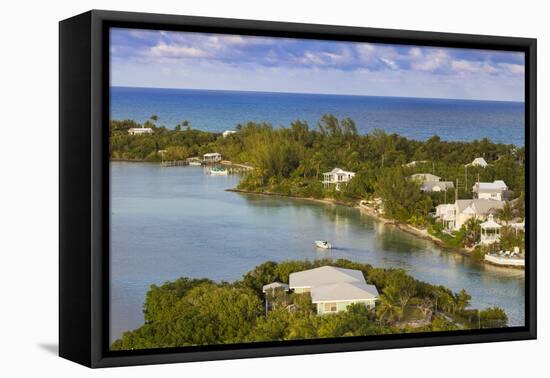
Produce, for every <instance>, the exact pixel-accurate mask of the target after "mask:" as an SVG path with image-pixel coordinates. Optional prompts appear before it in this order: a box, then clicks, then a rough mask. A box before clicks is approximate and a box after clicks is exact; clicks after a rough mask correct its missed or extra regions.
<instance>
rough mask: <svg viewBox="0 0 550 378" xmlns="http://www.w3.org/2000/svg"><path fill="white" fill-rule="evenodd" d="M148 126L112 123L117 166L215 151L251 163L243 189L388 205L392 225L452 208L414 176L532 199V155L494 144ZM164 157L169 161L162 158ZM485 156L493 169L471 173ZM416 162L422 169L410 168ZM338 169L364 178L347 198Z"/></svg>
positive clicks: (302, 126)
mask: <svg viewBox="0 0 550 378" xmlns="http://www.w3.org/2000/svg"><path fill="white" fill-rule="evenodd" d="M152 118H153V120H152V121H147V122H146V123H145V126H147V127H151V128H153V129H154V134H152V135H128V132H127V130H128V128H130V127H140V126H141V125H139V124H137V123H135V122H134V121H112V122H111V125H110V131H111V143H110V156H111V158H112V159H127V160H146V161H160V160H161V158H164V159H166V160H181V159H185V158H188V157H192V156H200V155H202V154H204V153H207V152H214V151H215V152H220V153H221V154H222V155H223V157H224V159H227V160H231V161H233V162H237V163H248V164H250V165H252V166H254V167H255V169H254V170H253V171H252V172H251V173H250V174H248V175H247V176H246V177H244V178H243V179H242V180H241V183H240V185H239V188H240V189H243V190H249V191H257V192H273V193H278V194H284V195H294V196H301V197H313V198H327V197H330V198H334V199H337V200H340V201H344V202H353V203H356V202H357V201H359V200H362V199H366V200H368V199H372V198H375V197H378V198H381V199H382V201H383V204H384V211H385V215H386V216H387V217H389V218H392V219H395V220H398V221H401V222H408V223H411V224H417V225H423V226H426V225H427V223H428V222H429V220H430V217H428V214H429V213H430V212H431V211H433V209H434V207H435V206H437V205H438V204H440V203H443V202H444V201H445V199H447V202H452V200H453V199H454V196H455V193H454V190H450V191H448V192H447V193H443V192H439V193H422V192H421V191H420V190H419V187H420V184H419V183H417V182H414V181H412V180H411V179H410V176H411V175H412V174H414V173H433V174H435V175H437V176H440V177H441V178H442V180H445V181H453V182H454V183H455V184H456V183H458V193H457V195H458V197H459V198H471V197H472V193H471V188H472V185H473V184H474V182H475V181H476V180H477V179H478V178H479V180H481V181H493V180H497V179H498V180H504V181H505V182H506V184H507V185H508V186H509V188H510V190H512V191H513V192H514V194H515V196H516V197H517V196H520V195H522V193H523V192H524V187H525V174H524V165H523V161H524V154H525V151H524V148H523V147H521V148H516V147H515V146H513V145H506V144H497V143H491V142H490V141H489V140H487V139H483V140H478V141H473V142H448V141H442V140H441V139H440V138H439V137H438V136H434V137H432V138H430V139H428V140H427V141H417V140H411V139H407V138H404V137H402V136H399V135H397V134H391V135H388V134H386V133H385V132H384V131H382V130H374V131H372V132H371V133H369V134H367V135H360V134H359V133H358V132H357V129H356V126H355V123H354V122H353V120H351V119H349V118H346V119H343V120H338V119H337V118H335V117H334V116H332V115H325V116H323V117H322V119H321V120H320V122H319V123H318V125H317V127H316V128H310V126H309V125H308V124H307V123H305V122H302V121H295V122H293V123H292V124H291V125H290V126H289V127H287V128H284V127H280V128H274V127H272V126H271V125H269V124H264V123H247V124H244V125H237V127H236V129H237V130H238V132H237V133H235V134H232V135H229V136H228V137H226V138H223V137H222V135H221V134H220V133H211V132H203V131H199V130H194V129H192V128H191V127H190V125H189V124H188V122H186V121H184V122H182V124H181V125H177V126H176V128H175V129H173V130H171V129H167V128H165V127H162V126H161V127H157V126H156V123H155V122H156V121H155V119H156V117H152ZM159 151H163V156H161V154H160V153H159ZM476 157H484V158H485V160H486V161H487V162H489V163H490V165H489V166H488V167H487V168H480V167H474V166H469V167H467V168H466V167H465V164H467V163H470V162H472V160H473V159H474V158H476ZM412 161H416V162H421V163H418V164H416V165H414V166H407V163H410V162H412ZM334 167H340V168H342V169H345V170H350V171H353V172H356V173H357V175H356V176H355V178H354V179H353V180H351V181H350V183H349V184H348V185H347V186H345V187H344V188H343V189H342V190H340V191H335V190H334V189H324V188H323V185H322V184H321V179H322V173H323V172H327V171H330V170H331V169H332V168H334Z"/></svg>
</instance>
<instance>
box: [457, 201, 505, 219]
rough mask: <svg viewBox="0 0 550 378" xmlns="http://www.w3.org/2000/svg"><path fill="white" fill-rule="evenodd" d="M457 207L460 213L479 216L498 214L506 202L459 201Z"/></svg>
mask: <svg viewBox="0 0 550 378" xmlns="http://www.w3.org/2000/svg"><path fill="white" fill-rule="evenodd" d="M455 206H456V207H457V210H458V213H464V212H465V213H470V214H477V215H487V214H489V213H493V212H496V210H498V209H502V207H503V206H504V202H503V201H496V200H492V199H484V198H476V199H462V200H457V201H456V202H455Z"/></svg>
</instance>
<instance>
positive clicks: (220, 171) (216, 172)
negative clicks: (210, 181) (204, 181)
mask: <svg viewBox="0 0 550 378" xmlns="http://www.w3.org/2000/svg"><path fill="white" fill-rule="evenodd" d="M208 173H210V175H211V176H227V169H225V168H217V167H214V168H211V169H210V171H209V172H208Z"/></svg>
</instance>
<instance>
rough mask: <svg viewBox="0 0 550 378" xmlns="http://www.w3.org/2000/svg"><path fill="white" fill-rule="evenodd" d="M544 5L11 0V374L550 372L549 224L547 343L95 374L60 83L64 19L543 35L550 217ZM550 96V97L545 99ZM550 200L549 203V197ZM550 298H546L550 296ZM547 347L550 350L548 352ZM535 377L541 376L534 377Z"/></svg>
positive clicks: (2, 83) (5, 14)
mask: <svg viewBox="0 0 550 378" xmlns="http://www.w3.org/2000/svg"><path fill="white" fill-rule="evenodd" d="M544 5H545V2H544V1H531V0H523V1H518V0H516V1H507V0H500V1H480V0H456V1H437V0H434V1H424V0H416V1H408V0H401V1H392V0H385V1H365V0H363V1H352V0H338V1H330V2H322V1H321V0H317V1H311V2H308V1H303V0H302V1H298V0H275V1H258V0H255V1H248V0H229V1H227V0H226V1H223V0H219V1H216V0H200V1H199V0H197V1H191V0H188V1H182V0H179V1H176V0H173V1H168V0H166V1H165V0H155V1H150V0H149V1H143V0H132V1H113V0H111V1H105V0H95V1H90V0H80V1H71V2H69V1H66V2H65V1H63V2H62V1H51V2H50V1H48V2H47V1H35V2H32V1H24V0H20V1H5V2H3V3H2V5H1V8H2V11H1V14H2V20H1V22H0V28H1V33H0V40H1V44H0V48H1V50H0V51H1V58H0V97H1V101H0V104H1V106H0V109H2V111H1V113H0V119H1V124H2V126H1V133H0V165H1V170H0V172H1V175H0V254H1V257H2V258H1V260H0V280H1V285H0V292H1V294H0V298H1V299H0V361H1V362H0V375H1V376H4V377H17V376H39V375H46V376H49V375H53V374H56V375H57V376H62V377H64V376H67V377H79V376H109V377H115V376H116V377H126V376H131V377H150V376H162V377H175V376H179V377H181V376H187V377H194V376H202V377H206V376H217V377H228V376H239V377H248V376H253V377H261V378H268V377H296V376H313V375H315V376H318V377H320V376H323V377H324V376H327V377H328V376H336V375H338V376H343V375H349V376H367V375H370V376H377V377H382V376H384V377H397V376H401V377H405V376H406V377H409V376H422V377H431V376H445V377H447V378H450V377H464V376H472V377H473V376H481V375H482V374H483V375H484V376H492V377H521V376H542V375H544V374H545V373H543V371H544V367H550V366H549V365H550V364H549V363H548V350H550V348H549V347H550V342H549V341H548V338H549V337H550V334H549V331H548V330H549V326H548V323H547V320H548V313H549V311H548V303H549V301H548V300H544V298H543V296H544V293H546V292H547V290H546V289H548V284H549V280H548V276H549V272H550V266H549V265H548V261H549V260H548V258H547V256H546V254H547V253H550V251H549V248H548V247H549V243H548V242H546V241H545V240H544V235H545V233H546V230H547V227H548V226H549V221H548V217H541V216H539V222H540V223H539V235H541V237H540V238H539V283H538V285H539V286H538V287H539V324H540V326H539V340H538V341H528V342H507V343H496V344H484V345H459V346H449V347H436V348H416V349H406V350H391V351H371V352H355V353H340V354H325V355H310V356H298V357H282V358H268V359H253V360H238V361H221V362H207V363H192V364H175V365H164V366H146V367H132V368H116V369H107V370H89V369H85V368H82V367H80V366H78V365H76V364H74V363H71V362H69V361H65V360H62V359H60V358H58V357H57V356H56V349H57V262H58V259H57V246H58V236H57V229H58V228H57V222H58V213H57V205H58V202H57V195H58V184H57V180H58V169H57V148H58V128H57V122H58V117H57V104H58V102H57V92H58V88H57V79H58V73H57V72H58V67H57V64H58V58H57V56H58V42H57V38H58V26H57V22H58V21H59V20H61V19H64V18H67V17H70V16H73V15H75V14H78V13H81V12H84V11H87V10H89V9H92V8H96V9H111V10H128V11H130V10H131V11H142V12H158V13H174V14H188V15H201V16H219V17H233V18H249V19H264V20H277V21H295V22H309V23H326V24H340V25H353V26H372V27H382V28H398V29H416V30H430V31H441V32H464V33H479V34H494V35H510V36H525V37H536V38H538V39H539V45H538V47H539V50H538V51H539V58H538V66H539V71H538V76H539V80H538V84H539V87H538V88H539V90H538V105H539V114H538V120H539V140H540V142H539V149H540V151H539V167H540V169H539V193H540V199H539V214H544V213H546V214H548V212H549V211H550V207H549V201H548V200H547V199H546V198H547V193H548V192H547V190H543V189H544V188H548V187H549V184H550V180H549V179H548V175H547V174H545V171H546V169H545V167H546V164H548V163H550V154H549V153H548V150H545V147H546V146H547V144H546V143H550V136H549V129H548V128H547V127H546V126H547V125H546V121H547V117H545V115H548V112H546V114H545V111H546V109H545V105H548V91H547V90H548V87H549V85H548V84H549V83H548V80H549V79H548V78H549V75H548V71H547V69H548V67H549V65H550V61H549V59H550V58H549V56H548V54H549V52H548V51H549V50H550V45H549V43H550V28H549V27H548V10H545V9H544V8H545V6H544ZM545 90H546V93H545V92H544V91H545ZM545 196H546V198H545ZM546 299H547V298H546ZM545 348H546V352H545V351H544V349H545ZM530 373H531V374H530Z"/></svg>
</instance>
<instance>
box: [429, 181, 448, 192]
mask: <svg viewBox="0 0 550 378" xmlns="http://www.w3.org/2000/svg"><path fill="white" fill-rule="evenodd" d="M436 187H439V190H447V189H451V188H454V187H455V186H454V184H453V182H452V181H427V182H425V183H424V184H423V185H422V186H421V187H420V190H422V191H424V192H431V191H433V190H434V188H436Z"/></svg>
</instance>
